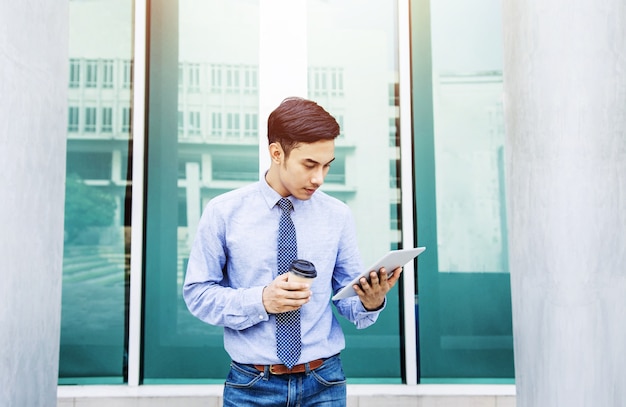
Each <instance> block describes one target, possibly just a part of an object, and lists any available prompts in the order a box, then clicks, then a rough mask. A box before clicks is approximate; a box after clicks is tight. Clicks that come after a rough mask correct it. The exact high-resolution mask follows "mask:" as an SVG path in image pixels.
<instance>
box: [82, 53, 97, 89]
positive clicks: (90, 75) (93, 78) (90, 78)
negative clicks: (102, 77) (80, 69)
mask: <svg viewBox="0 0 626 407" xmlns="http://www.w3.org/2000/svg"><path fill="white" fill-rule="evenodd" d="M85 65H86V70H87V73H86V75H85V87H86V88H95V87H97V86H98V61H97V60H95V59H88V60H86V61H85Z"/></svg>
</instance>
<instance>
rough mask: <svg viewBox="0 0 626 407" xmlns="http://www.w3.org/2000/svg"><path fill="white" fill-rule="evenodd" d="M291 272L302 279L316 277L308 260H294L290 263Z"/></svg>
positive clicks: (315, 271) (313, 266)
mask: <svg viewBox="0 0 626 407" xmlns="http://www.w3.org/2000/svg"><path fill="white" fill-rule="evenodd" d="M291 271H292V272H294V273H296V274H299V275H301V276H304V277H309V278H313V277H317V270H315V265H314V264H313V263H311V262H310V261H308V260H302V259H296V260H294V261H293V262H291Z"/></svg>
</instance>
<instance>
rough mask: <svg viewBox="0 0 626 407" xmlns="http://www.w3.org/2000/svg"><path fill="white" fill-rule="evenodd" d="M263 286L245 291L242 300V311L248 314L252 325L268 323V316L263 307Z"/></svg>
mask: <svg viewBox="0 0 626 407" xmlns="http://www.w3.org/2000/svg"><path fill="white" fill-rule="evenodd" d="M264 289H265V286H261V287H252V288H249V289H247V290H246V293H245V297H244V298H245V299H244V310H245V312H246V313H247V314H248V317H249V318H250V321H251V322H252V321H256V322H253V324H256V323H259V322H263V321H268V320H269V318H270V317H269V315H268V314H267V311H265V307H264V306H263V290H264Z"/></svg>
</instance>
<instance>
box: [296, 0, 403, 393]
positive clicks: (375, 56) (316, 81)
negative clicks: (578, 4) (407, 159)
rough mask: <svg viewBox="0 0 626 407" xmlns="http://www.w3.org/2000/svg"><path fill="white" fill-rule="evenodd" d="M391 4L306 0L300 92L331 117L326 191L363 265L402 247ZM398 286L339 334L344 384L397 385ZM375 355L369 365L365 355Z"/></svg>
mask: <svg viewBox="0 0 626 407" xmlns="http://www.w3.org/2000/svg"><path fill="white" fill-rule="evenodd" d="M396 12H397V10H396V4H395V2H393V1H387V0H376V1H368V2H362V1H329V2H317V1H311V2H308V9H307V16H308V22H307V24H308V32H307V43H308V89H309V94H308V96H309V98H311V99H313V100H316V101H317V102H318V103H320V104H321V105H322V106H324V107H325V108H327V109H328V110H329V111H330V112H332V113H333V114H334V115H335V116H336V117H337V119H338V121H339V123H340V125H341V128H342V131H341V136H340V137H339V138H338V139H337V142H336V151H335V156H336V161H337V162H336V163H335V162H333V164H332V165H331V169H330V172H329V174H328V177H327V180H326V183H325V185H324V186H323V187H322V188H323V189H324V190H325V191H326V192H328V193H329V194H331V195H334V196H335V197H337V198H339V199H341V200H343V201H344V202H346V203H347V204H348V205H349V206H350V208H351V209H352V212H353V214H354V217H355V220H356V223H357V230H358V234H359V247H360V249H361V255H362V257H363V261H364V263H365V265H366V266H367V265H370V264H371V263H373V262H374V261H376V260H377V258H378V257H380V256H381V255H382V254H383V253H384V252H386V251H387V250H389V249H394V248H398V247H401V246H402V241H401V230H400V227H401V222H400V221H399V217H400V215H399V213H400V212H399V211H400V209H401V207H400V192H399V188H400V178H399V175H400V174H399V173H398V172H397V168H398V167H399V162H400V150H399V138H398V136H399V135H398V128H397V126H396V123H398V120H399V115H398V98H397V97H396V96H397V95H396V94H395V89H397V86H398V83H397V78H398V66H397V58H398V56H397V54H396V51H397V41H396V35H395V33H396V31H397V21H396ZM400 315H401V314H400V300H399V294H398V288H397V287H395V288H394V289H393V291H392V292H391V293H390V294H389V295H388V303H387V308H386V309H385V311H384V312H383V313H381V314H380V317H379V319H378V321H377V322H376V324H374V325H373V326H371V327H369V328H367V329H366V330H357V329H355V327H354V326H353V325H351V324H350V323H349V322H348V321H346V320H345V319H344V318H342V317H339V321H340V322H341V324H342V327H343V330H344V333H345V335H346V349H345V350H344V351H343V352H342V360H343V361H344V370H345V372H346V375H347V377H348V379H349V380H350V381H352V382H364V381H365V382H376V383H381V382H388V383H401V382H402V369H401V366H402V352H401V346H402V343H401V335H400ZM364 355H376V363H372V359H371V357H370V356H367V357H364Z"/></svg>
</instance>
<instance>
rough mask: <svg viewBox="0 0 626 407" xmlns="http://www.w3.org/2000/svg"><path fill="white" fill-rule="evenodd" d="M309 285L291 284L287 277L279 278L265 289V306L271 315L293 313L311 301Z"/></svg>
mask: <svg viewBox="0 0 626 407" xmlns="http://www.w3.org/2000/svg"><path fill="white" fill-rule="evenodd" d="M309 288H310V286H309V284H304V283H289V282H287V276H286V275H285V276H282V275H281V276H278V277H276V279H274V281H272V283H271V284H269V285H268V286H266V287H265V288H264V289H263V306H264V307H265V310H266V311H267V312H268V313H270V314H277V313H281V312H287V311H293V310H296V309H298V308H300V307H301V306H303V305H304V304H306V303H307V302H309V301H310V299H311V294H312V293H311V290H310V289H309Z"/></svg>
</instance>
